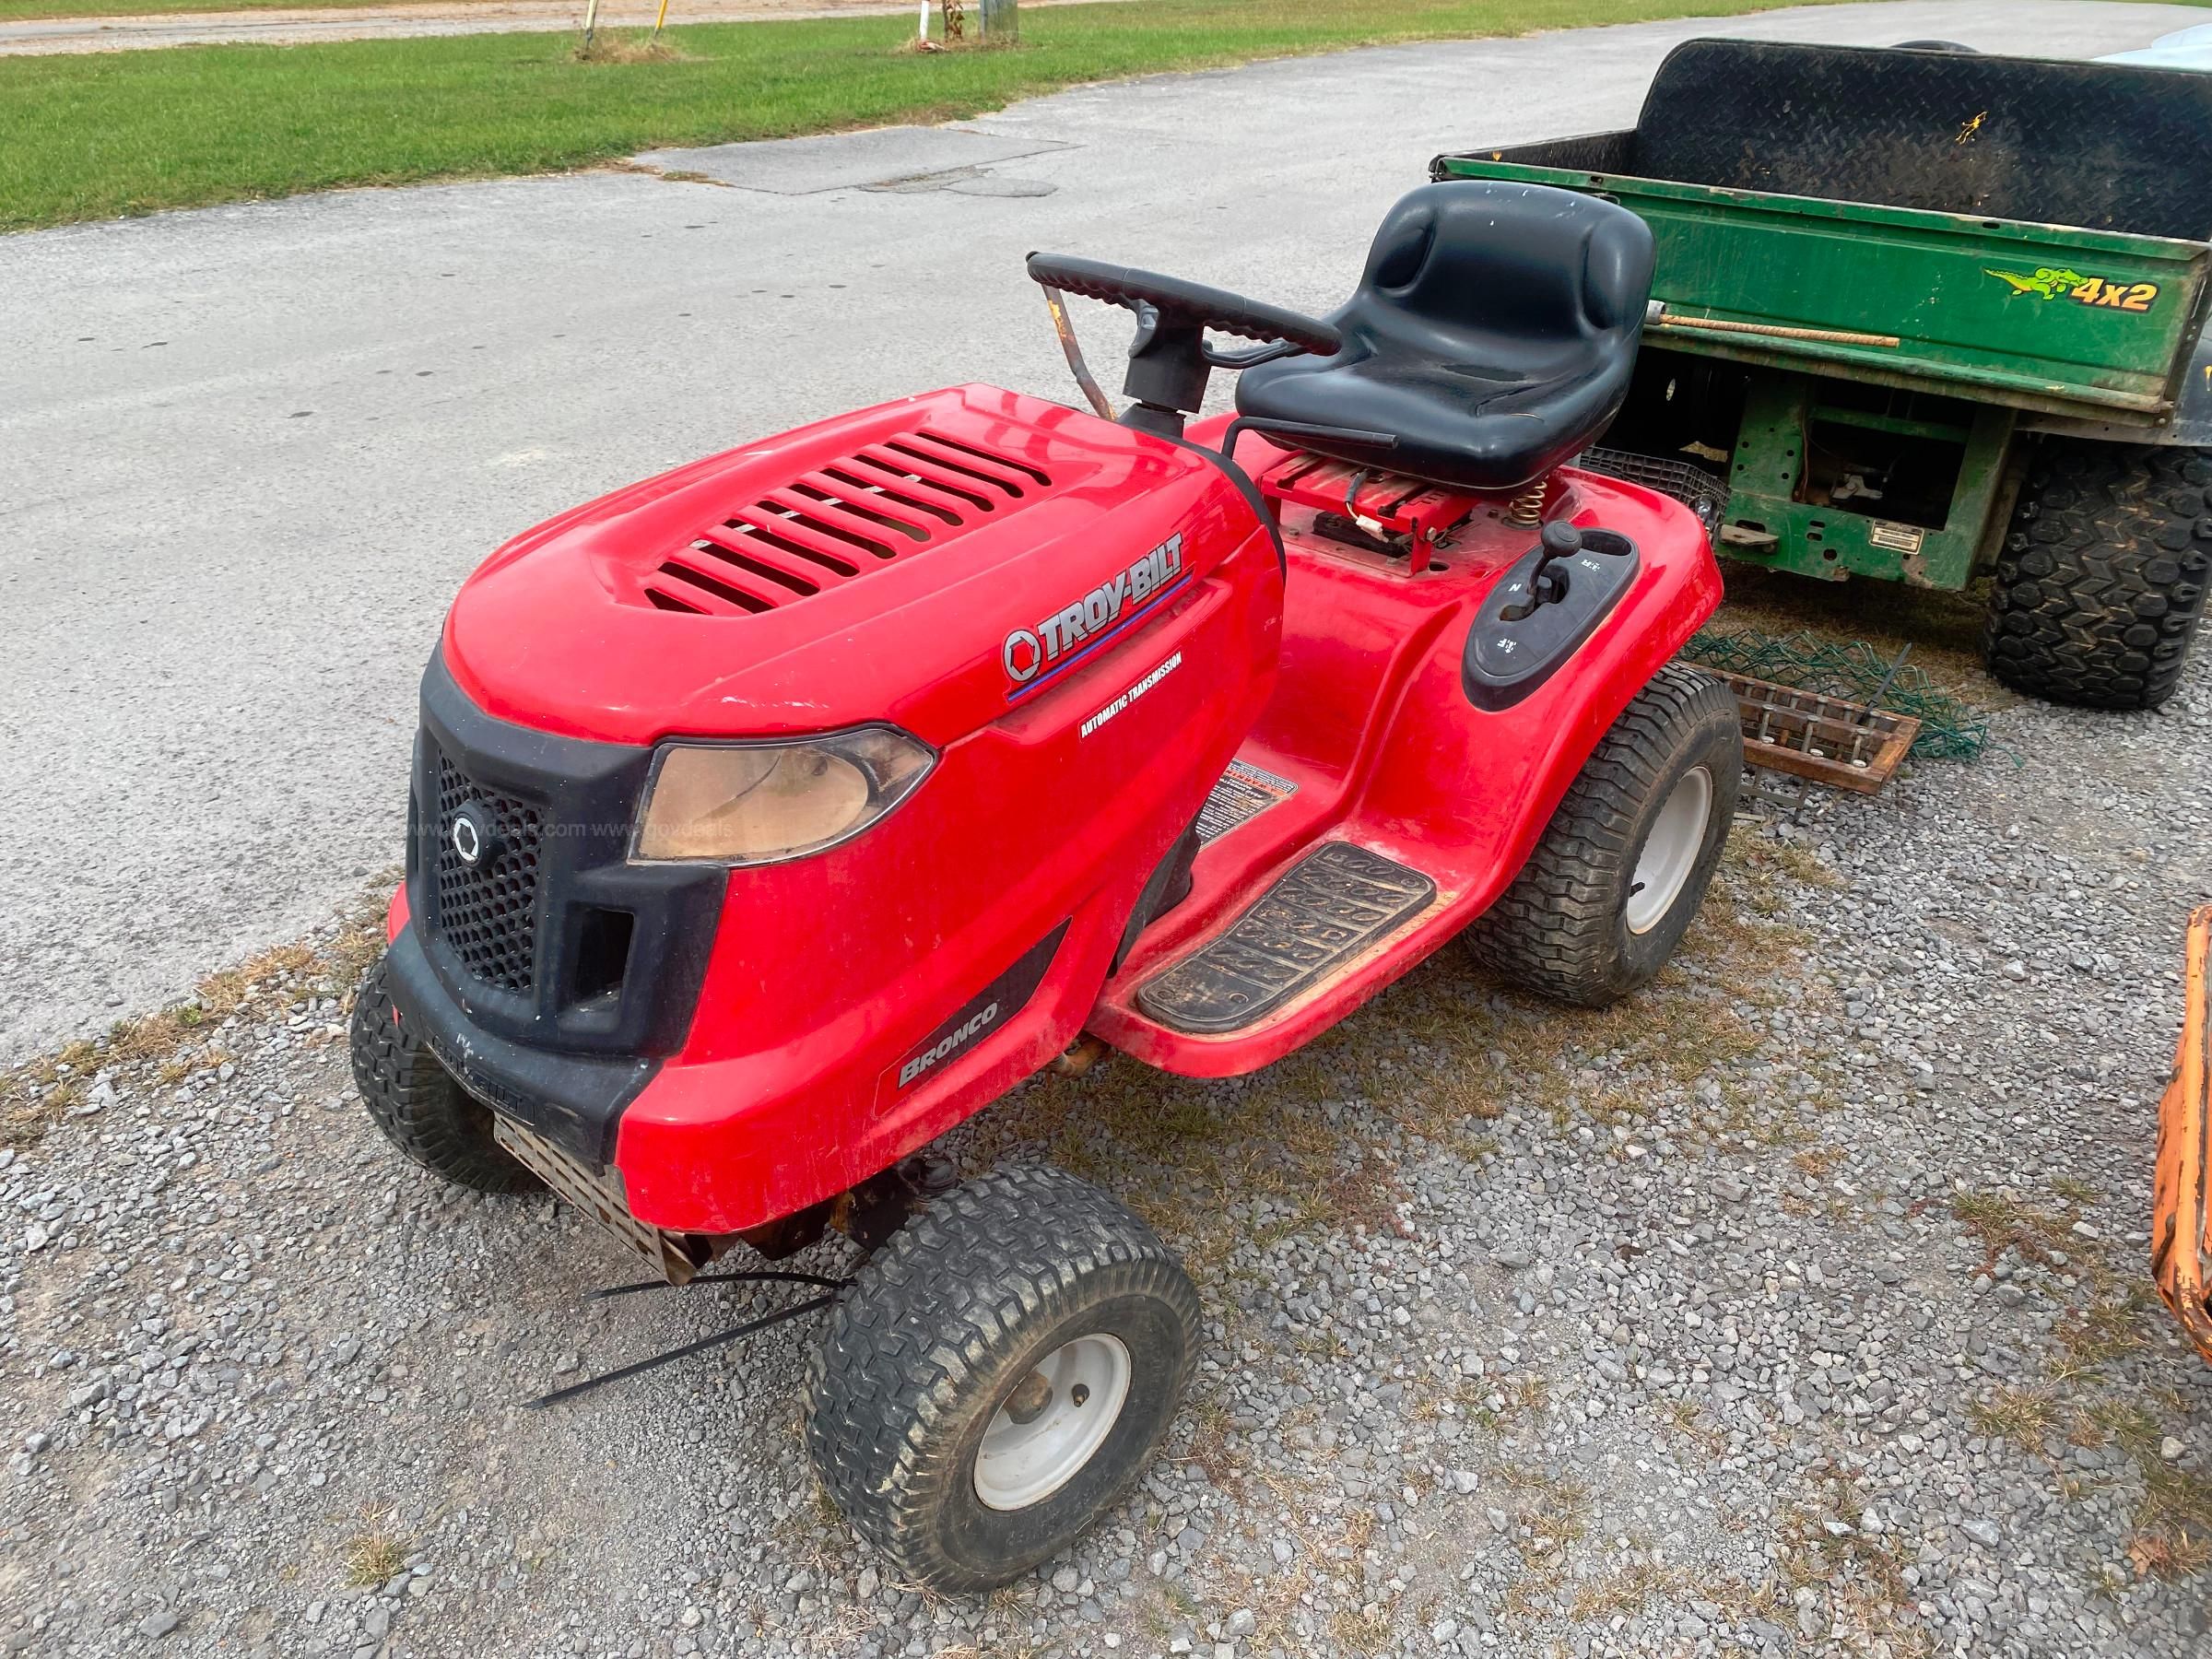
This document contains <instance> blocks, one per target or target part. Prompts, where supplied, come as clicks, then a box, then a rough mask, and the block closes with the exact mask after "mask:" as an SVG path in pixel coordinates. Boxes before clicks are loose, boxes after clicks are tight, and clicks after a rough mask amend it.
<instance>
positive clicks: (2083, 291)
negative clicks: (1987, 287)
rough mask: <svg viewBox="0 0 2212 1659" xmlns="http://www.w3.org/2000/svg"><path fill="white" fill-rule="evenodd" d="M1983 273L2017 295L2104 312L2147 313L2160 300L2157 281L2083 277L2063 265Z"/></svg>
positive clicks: (1985, 267) (1986, 268)
mask: <svg viewBox="0 0 2212 1659" xmlns="http://www.w3.org/2000/svg"><path fill="white" fill-rule="evenodd" d="M1983 271H1984V274H1985V275H1987V276H1991V277H1995V278H1996V279H1997V280H1998V281H2000V282H2003V283H2006V284H2008V285H2010V287H2011V288H2012V291H2013V292H2014V293H2016V294H2035V295H2038V296H2040V297H2041V298H2042V299H2045V300H2073V301H2074V302H2075V303H2076V304H2077V305H2093V306H2096V307H2098V308H2099V309H2100V310H2103V311H2124V312H2147V311H2148V310H2149V309H2150V308H2151V306H2152V305H2153V304H2154V303H2155V302H2156V301H2157V300H2158V297H2159V285H2158V284H2157V283H2155V282H2108V281H2106V280H2105V278H2103V277H2084V276H2083V275H2082V274H2081V273H2080V272H2079V271H2069V270H2066V269H2065V268H2064V267H2062V266H2056V265H2039V266H2037V267H2036V271H2035V274H2034V275H2033V276H2032V277H2023V276H2021V275H2020V274H2019V273H2018V271H1999V270H1994V269H1990V268H1989V267H1987V266H1984V267H1983Z"/></svg>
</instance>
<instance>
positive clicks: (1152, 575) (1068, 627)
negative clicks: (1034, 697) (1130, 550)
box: [1000, 531, 1183, 697]
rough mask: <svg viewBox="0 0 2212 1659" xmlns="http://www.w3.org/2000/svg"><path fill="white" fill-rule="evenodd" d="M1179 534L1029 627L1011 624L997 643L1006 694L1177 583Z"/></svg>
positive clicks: (1057, 666) (1017, 691)
mask: <svg viewBox="0 0 2212 1659" xmlns="http://www.w3.org/2000/svg"><path fill="white" fill-rule="evenodd" d="M1182 577H1183V569H1182V532H1181V531H1178V532H1176V534H1174V535H1171V536H1169V537H1168V539H1167V540H1166V541H1164V542H1161V543H1160V544H1159V547H1155V548H1153V549H1152V551H1151V552H1149V553H1147V554H1146V555H1145V556H1144V557H1143V558H1142V559H1138V560H1137V561H1136V562H1135V564H1133V565H1131V566H1130V567H1129V568H1128V569H1127V570H1125V571H1121V572H1120V573H1119V574H1117V575H1116V576H1115V577H1114V578H1113V580H1112V581H1111V582H1100V584H1099V585H1098V586H1097V587H1095V588H1093V589H1091V590H1090V592H1089V593H1088V594H1084V595H1083V597H1082V598H1080V599H1078V600H1077V601H1076V602H1075V603H1074V604H1073V605H1070V606H1065V608H1063V609H1061V610H1056V611H1054V612H1053V614H1052V615H1050V616H1048V617H1046V618H1043V619H1042V620H1041V621H1040V622H1039V623H1038V624H1037V625H1036V627H1034V628H1017V629H1014V631H1013V632H1011V633H1009V634H1008V635H1006V643H1005V644H1004V645H1003V646H1002V647H1000V662H1001V663H1002V664H1003V665H1004V666H1005V668H1006V679H1007V682H1008V684H1007V688H1006V695H1007V696H1008V697H1019V696H1021V695H1022V694H1023V693H1024V692H1027V691H1031V690H1034V689H1036V688H1037V687H1038V686H1039V685H1041V684H1042V683H1043V682H1044V681H1045V680H1048V679H1051V678H1052V677H1053V676H1054V675H1056V674H1058V673H1059V672H1060V671H1061V670H1062V669H1064V668H1068V667H1072V666H1073V665H1074V663H1075V659H1076V658H1077V656H1079V655H1081V654H1082V653H1083V652H1084V651H1085V650H1087V649H1088V647H1089V646H1091V645H1093V644H1097V643H1100V642H1101V641H1103V639H1104V637H1105V636H1106V635H1108V634H1110V633H1112V632H1113V631H1114V629H1117V628H1119V627H1120V626H1121V625H1122V624H1123V623H1124V621H1126V620H1129V619H1130V618H1134V617H1135V614H1136V613H1137V612H1138V611H1140V610H1142V609H1144V608H1145V607H1146V606H1148V605H1150V604H1151V603H1152V602H1153V601H1154V600H1155V599H1158V598H1159V596H1160V595H1161V594H1164V593H1166V592H1167V591H1168V590H1169V589H1170V588H1171V587H1173V586H1174V585H1175V584H1176V583H1177V582H1181V581H1182Z"/></svg>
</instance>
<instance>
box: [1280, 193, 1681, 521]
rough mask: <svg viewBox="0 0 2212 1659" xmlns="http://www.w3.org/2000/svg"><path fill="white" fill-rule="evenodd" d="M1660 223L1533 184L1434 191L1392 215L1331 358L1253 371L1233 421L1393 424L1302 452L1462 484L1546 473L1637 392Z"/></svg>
mask: <svg viewBox="0 0 2212 1659" xmlns="http://www.w3.org/2000/svg"><path fill="white" fill-rule="evenodd" d="M1652 258H1653V253H1652V233H1651V231H1650V229H1648V228H1647V227H1646V226H1645V225H1644V222H1643V221H1642V220H1641V219H1640V218H1637V217H1636V216H1635V215H1634V214H1633V213H1630V211H1628V209H1626V208H1625V207H1617V206H1613V205H1612V204H1611V203H1609V202H1601V201H1599V200H1597V199H1596V198H1595V197H1594V196H1585V195H1576V194H1572V193H1571V192H1568V191H1563V190H1550V189H1547V188H1545V187H1544V186H1542V185H1537V184H1507V183H1500V182H1493V181H1490V180H1485V179H1464V180H1453V181H1447V182H1443V183H1439V184H1424V185H1423V186H1421V188H1420V189H1418V190H1416V191H1414V192H1413V193H1412V194H1409V195H1407V196H1406V198H1405V199H1404V200H1403V201H1401V202H1399V203H1398V205H1397V206H1395V207H1394V208H1392V209H1391V210H1390V217H1389V218H1385V219H1384V220H1383V221H1382V229H1380V230H1379V231H1377V232H1376V233H1375V243H1374V246H1373V248H1371V250H1370V251H1369V253H1368V256H1367V270H1366V273H1365V274H1364V275H1363V276H1362V277H1360V279H1359V288H1358V290H1357V291H1356V292H1355V293H1354V294H1353V295H1352V297H1351V300H1349V301H1348V302H1347V304H1345V305H1344V306H1343V307H1342V308H1340V309H1339V310H1337V311H1335V312H1331V313H1330V314H1329V318H1328V320H1329V322H1331V323H1333V324H1335V326H1336V328H1337V330H1338V332H1339V333H1341V334H1342V335H1344V348H1343V349H1342V350H1341V351H1339V352H1337V353H1336V354H1335V356H1334V357H1326V358H1320V357H1306V356H1299V357H1290V358H1283V359H1277V361H1275V362H1272V363H1265V364H1262V365H1260V366H1258V367H1256V368H1253V369H1248V370H1246V371H1245V372H1244V376H1243V379H1242V381H1241V382H1240V383H1239V385H1238V387H1237V409H1238V411H1239V413H1241V414H1243V415H1246V416H1249V417H1251V418H1253V419H1255V420H1263V421H1265V420H1283V421H1295V422H1299V423H1300V424H1303V425H1310V426H1327V427H1339V428H1353V429H1362V430H1366V431H1373V432H1388V433H1391V434H1393V435H1394V437H1395V438H1396V439H1397V442H1396V444H1395V446H1394V447H1393V446H1385V445H1382V444H1380V443H1375V442H1371V441H1366V442H1363V441H1359V440H1357V439H1339V438H1334V437H1324V436H1312V435H1302V434H1301V435H1300V436H1299V437H1298V438H1296V439H1295V440H1292V441H1294V442H1295V443H1296V444H1297V446H1298V447H1299V448H1300V449H1307V450H1312V451H1313V452H1315V453H1319V454H1324V455H1330V456H1333V457H1335V459H1337V460H1340V461H1349V462H1351V463H1353V464H1354V465H1370V466H1375V467H1379V468H1382V469H1384V470H1386V471H1389V472H1394V473H1400V474H1404V475H1406V476H1407V477H1415V478H1420V479H1422V480H1424V481H1426V482H1429V483H1432V484H1441V485H1445V486H1449V487H1453V488H1462V489H1511V488H1515V487H1516V486H1518V485H1522V484H1526V483H1527V482H1529V481H1530V480H1531V479H1533V478H1538V477H1543V475H1544V474H1546V473H1547V472H1549V471H1550V470H1551V469H1552V468H1553V467H1555V466H1557V465H1559V463H1560V462H1562V461H1564V460H1566V459H1567V458H1568V457H1570V456H1571V455H1572V454H1574V453H1576V452H1577V451H1579V450H1580V449H1582V447H1583V445H1584V444H1585V443H1587V442H1588V441H1590V440H1591V439H1592V438H1594V437H1595V436H1596V435H1597V433H1598V432H1599V431H1601V430H1603V429H1604V428H1605V426H1606V422H1608V421H1610V420H1611V419H1612V418H1613V417H1614V415H1615V414H1616V413H1618V410H1619V408H1620V404H1621V400H1622V399H1623V398H1624V397H1626V396H1627V395H1628V390H1629V376H1630V371H1632V370H1633V369H1634V367H1635V363H1636V344H1637V340H1638V337H1639V336H1640V335H1641V333H1642V329H1643V308H1644V303H1645V301H1646V300H1648V299H1649V298H1650V296H1651V288H1652Z"/></svg>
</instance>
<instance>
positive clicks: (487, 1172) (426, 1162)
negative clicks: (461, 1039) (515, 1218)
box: [353, 961, 543, 1194]
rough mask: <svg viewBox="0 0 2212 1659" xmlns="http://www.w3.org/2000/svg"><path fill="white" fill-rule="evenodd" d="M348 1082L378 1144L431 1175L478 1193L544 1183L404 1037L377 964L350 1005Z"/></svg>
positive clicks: (487, 1117)
mask: <svg viewBox="0 0 2212 1659" xmlns="http://www.w3.org/2000/svg"><path fill="white" fill-rule="evenodd" d="M353 1081H354V1086H355V1087H356V1088H359V1090H360V1091H361V1101H362V1103H363V1104H364V1105H366V1106H367V1107H368V1108H369V1115H370V1117H371V1118H372V1119H373V1120H374V1121H375V1123H376V1126H377V1127H378V1128H379V1129H382V1131H383V1132H384V1138H385V1139H386V1140H388V1141H390V1142H391V1143H392V1144H393V1145H394V1146H395V1147H398V1148H399V1149H400V1150H401V1151H402V1152H405V1153H406V1155H407V1156H408V1157H409V1158H411V1159H414V1160H415V1161H416V1162H417V1163H418V1164H420V1165H422V1167H423V1168H424V1169H426V1170H429V1171H430V1172H431V1173H432V1174H436V1175H442V1176H443V1177H444V1178H445V1179H446V1180H448V1181H450V1182H453V1184H454V1185H455V1186H465V1187H474V1188H475V1189H476V1190H477V1192H479V1193H493V1194H505V1193H529V1192H535V1191H536V1190H537V1188H538V1187H539V1186H541V1185H542V1184H543V1182H540V1181H539V1180H538V1178H537V1177H536V1176H535V1175H533V1174H532V1173H531V1172H530V1171H528V1170H526V1169H524V1167H523V1166H522V1164H521V1163H520V1162H518V1161H517V1160H516V1159H514V1158H513V1157H512V1155H511V1154H510V1153H509V1152H508V1151H507V1149H506V1148H505V1147H502V1146H500V1144H499V1142H497V1141H496V1140H494V1139H492V1136H491V1109H490V1108H489V1107H488V1106H486V1105H484V1104H483V1103H481V1102H480V1101H478V1100H476V1099H475V1097H473V1096H472V1095H470V1094H469V1093H468V1091H467V1090H466V1089H465V1088H462V1087H461V1085H460V1084H458V1083H456V1082H454V1081H453V1074H452V1073H451V1072H449V1071H447V1070H446V1069H445V1067H444V1066H442V1065H439V1064H438V1058H437V1056H436V1055H434V1054H432V1053H430V1052H429V1050H428V1049H426V1048H425V1047H423V1046H422V1043H421V1041H419V1040H418V1039H417V1037H416V1036H415V1034H414V1033H413V1032H412V1031H410V1030H407V1027H406V1020H405V1019H404V1018H402V1017H401V1015H400V1012H399V1007H398V1005H397V1004H395V1003H394V1002H393V1000H392V986H391V982H390V978H389V975H388V973H387V971H386V969H385V965H384V964H383V963H382V962H381V961H380V962H378V963H377V965H376V966H375V967H374V968H373V969H371V971H370V974H369V977H368V978H367V979H366V980H364V981H363V982H362V983H361V988H360V990H359V993H358V994H356V995H355V997H354V999H353Z"/></svg>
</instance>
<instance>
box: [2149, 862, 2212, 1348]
mask: <svg viewBox="0 0 2212 1659" xmlns="http://www.w3.org/2000/svg"><path fill="white" fill-rule="evenodd" d="M2207 959H2212V904H2207V905H2206V906H2205V907H2204V908H2203V909H2201V910H2199V911H2198V912H2196V913H2195V914H2194V915H2193V916H2191V917H2190V918H2189V971H2188V983H2187V990H2186V993H2185V1006H2186V1008H2187V1015H2186V1018H2184V1020H2183V1025H2182V1046H2181V1051H2180V1053H2178V1054H2177V1055H2176V1056H2175V1059H2174V1066H2173V1086H2172V1087H2171V1088H2169V1089H2167V1091H2166V1098H2165V1100H2162V1101H2161V1102H2159V1170H2158V1182H2157V1185H2156V1187H2155V1188H2154V1189H2153V1197H2152V1199H2151V1211H2150V1266H2151V1271H2152V1273H2153V1274H2155V1275H2156V1276H2157V1277H2158V1281H2159V1295H2160V1296H2162V1297H2164V1298H2165V1299H2166V1305H2167V1306H2168V1307H2170V1308H2171V1309H2172V1310H2173V1316H2174V1317H2175V1318H2176V1319H2178V1320H2180V1321H2181V1322H2182V1326H2183V1329H2184V1330H2186V1331H2187V1332H2188V1333H2189V1335H2190V1339H2191V1340H2192V1341H2194V1343H2195V1344H2196V1346H2197V1350H2198V1351H2199V1352H2200V1353H2202V1354H2203V1355H2204V1356H2205V1358H2206V1359H2208V1360H2212V1298H2208V1297H2207V1295H2206V1288H2205V1280H2206V1271H2207V1267H2208V1266H2212V1232H2207V1230H2206V1184H2207V1174H2208V1173H2212V1171H2207V1153H2208V1152H2212V989H2208V988H2207V977H2208V972H2207V966H2206V964H2207Z"/></svg>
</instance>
